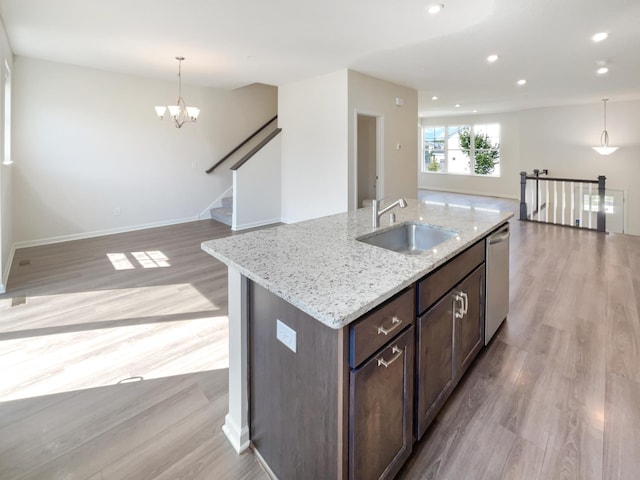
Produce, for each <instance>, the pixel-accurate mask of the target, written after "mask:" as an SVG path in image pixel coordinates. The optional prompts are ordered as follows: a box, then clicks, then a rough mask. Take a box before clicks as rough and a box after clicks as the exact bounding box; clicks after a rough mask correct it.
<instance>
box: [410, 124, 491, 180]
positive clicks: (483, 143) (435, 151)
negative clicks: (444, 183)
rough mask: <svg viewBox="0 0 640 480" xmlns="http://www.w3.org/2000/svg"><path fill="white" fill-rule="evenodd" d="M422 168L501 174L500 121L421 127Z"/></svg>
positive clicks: (438, 170)
mask: <svg viewBox="0 0 640 480" xmlns="http://www.w3.org/2000/svg"><path fill="white" fill-rule="evenodd" d="M423 132H424V158H423V162H422V171H423V172H439V173H453V174H463V175H474V174H475V175H486V176H500V125H499V124H497V123H492V124H483V125H447V126H435V127H424V129H423Z"/></svg>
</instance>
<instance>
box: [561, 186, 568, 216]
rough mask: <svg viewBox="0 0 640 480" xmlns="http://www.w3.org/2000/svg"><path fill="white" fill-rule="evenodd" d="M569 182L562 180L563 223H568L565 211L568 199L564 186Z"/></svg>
mask: <svg viewBox="0 0 640 480" xmlns="http://www.w3.org/2000/svg"><path fill="white" fill-rule="evenodd" d="M566 183H567V182H562V225H566V223H565V221H564V211H565V210H566V209H567V200H566V197H565V195H566V193H565V190H564V186H565V185H566Z"/></svg>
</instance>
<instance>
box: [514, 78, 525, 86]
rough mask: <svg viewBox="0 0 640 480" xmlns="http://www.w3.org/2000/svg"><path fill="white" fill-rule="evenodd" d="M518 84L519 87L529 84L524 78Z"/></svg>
mask: <svg viewBox="0 0 640 480" xmlns="http://www.w3.org/2000/svg"><path fill="white" fill-rule="evenodd" d="M516 83H517V84H518V85H520V86H522V85H524V84H525V83H527V81H526V80H525V79H524V78H522V79H520V80H518V81H517V82H516Z"/></svg>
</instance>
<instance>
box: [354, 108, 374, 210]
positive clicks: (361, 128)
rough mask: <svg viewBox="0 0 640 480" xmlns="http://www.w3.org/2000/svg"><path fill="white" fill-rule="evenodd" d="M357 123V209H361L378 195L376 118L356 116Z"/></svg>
mask: <svg viewBox="0 0 640 480" xmlns="http://www.w3.org/2000/svg"><path fill="white" fill-rule="evenodd" d="M357 123H358V127H357V128H358V140H357V152H358V155H357V171H358V175H357V192H358V198H357V202H358V203H357V208H361V207H363V206H366V205H367V204H369V202H370V201H371V200H372V199H374V198H376V195H377V194H378V168H377V158H378V118H377V117H375V116H372V115H362V114H358V122H357Z"/></svg>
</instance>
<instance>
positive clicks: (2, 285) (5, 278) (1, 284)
mask: <svg viewBox="0 0 640 480" xmlns="http://www.w3.org/2000/svg"><path fill="white" fill-rule="evenodd" d="M15 254H16V246H15V244H14V245H13V246H12V247H11V251H10V252H9V258H7V264H6V265H5V266H4V271H3V272H2V281H0V293H7V285H8V284H9V274H10V273H11V265H12V264H13V257H14V256H15Z"/></svg>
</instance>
